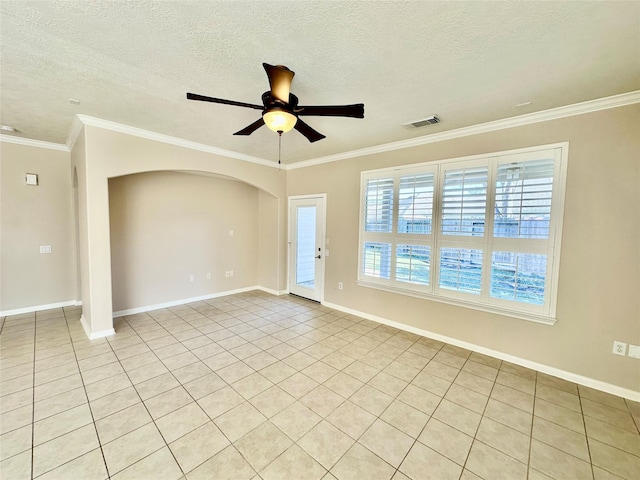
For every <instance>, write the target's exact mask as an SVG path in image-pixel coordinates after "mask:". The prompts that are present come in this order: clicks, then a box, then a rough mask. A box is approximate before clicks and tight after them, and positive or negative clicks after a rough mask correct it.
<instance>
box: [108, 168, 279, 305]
mask: <svg viewBox="0 0 640 480" xmlns="http://www.w3.org/2000/svg"><path fill="white" fill-rule="evenodd" d="M258 192H259V191H258V190H257V189H256V188H255V187H252V186H249V185H247V184H246V183H243V182H238V181H234V180H229V179H225V178H221V177H213V176H207V175H204V174H189V173H182V172H150V173H141V174H135V175H126V176H123V177H116V178H111V179H110V180H109V215H110V223H111V278H112V292H113V309H114V311H122V310H132V309H136V308H140V307H148V306H150V305H158V304H163V303H170V302H175V301H180V300H183V299H188V298H197V297H201V296H206V295H211V294H216V293H221V292H227V291H233V290H238V289H242V288H247V287H254V286H256V285H259V283H258V216H259V213H258V195H259V194H258ZM231 232H233V235H231ZM271 245H273V243H271ZM230 271H233V276H226V273H227V272H230ZM207 275H209V278H207Z"/></svg>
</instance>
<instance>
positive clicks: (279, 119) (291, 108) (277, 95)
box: [187, 63, 364, 142]
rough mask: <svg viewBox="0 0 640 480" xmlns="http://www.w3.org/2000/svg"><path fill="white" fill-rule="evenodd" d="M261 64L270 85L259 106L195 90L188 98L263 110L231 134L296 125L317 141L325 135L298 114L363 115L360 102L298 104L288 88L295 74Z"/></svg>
mask: <svg viewBox="0 0 640 480" xmlns="http://www.w3.org/2000/svg"><path fill="white" fill-rule="evenodd" d="M262 66H263V67H264V69H265V71H266V72H267V77H269V85H270V86H271V90H269V91H267V92H264V93H263V94H262V105H256V104H252V103H244V102H236V101H234V100H224V99H222V98H213V97H206V96H204V95H198V94H196V93H187V99H189V100H200V101H203V102H213V103H222V104H224V105H235V106H237V107H246V108H253V109H254V110H262V117H261V118H260V119H258V120H256V121H255V122H253V123H252V124H251V125H248V126H247V127H245V128H243V129H242V130H239V131H237V132H236V133H234V135H251V134H252V133H253V132H255V131H256V130H257V129H258V128H260V127H261V126H262V125H266V126H267V127H268V128H269V129H271V130H273V131H274V132H277V133H278V134H279V135H282V134H283V133H285V132H288V131H289V130H291V129H292V128H295V129H296V130H297V131H298V132H300V133H301V134H302V135H304V136H305V137H306V138H307V139H308V140H309V141H310V142H317V141H318V140H322V139H323V138H325V136H324V135H323V134H321V133H320V132H318V131H316V130H314V129H313V128H311V127H310V126H309V125H308V124H307V123H305V122H304V121H302V119H301V118H300V117H302V116H321V117H352V118H364V104H363V103H355V104H353V105H319V106H318V105H314V106H303V105H298V97H296V96H295V95H294V94H293V93H291V92H290V91H289V90H290V88H291V80H293V76H294V75H295V73H294V72H293V71H291V70H289V69H288V68H287V67H285V66H284V65H269V64H268V63H263V64H262Z"/></svg>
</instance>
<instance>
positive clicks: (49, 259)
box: [0, 141, 77, 311]
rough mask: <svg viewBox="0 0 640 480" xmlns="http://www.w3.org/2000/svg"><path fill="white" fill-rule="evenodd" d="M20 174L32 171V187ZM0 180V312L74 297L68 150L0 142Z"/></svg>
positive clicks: (38, 305)
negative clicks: (35, 180)
mask: <svg viewBox="0 0 640 480" xmlns="http://www.w3.org/2000/svg"><path fill="white" fill-rule="evenodd" d="M26 173H36V174H38V179H39V185H38V186H37V187H34V186H28V185H26V184H25V174H26ZM0 179H1V184H0V188H1V202H0V203H1V205H2V206H1V211H0V215H1V217H0V236H1V239H0V249H1V250H2V255H1V266H0V271H1V280H0V281H1V287H0V311H10V310H17V309H22V308H34V307H40V306H45V305H50V304H57V303H63V302H71V301H74V300H76V299H77V297H76V272H75V235H74V224H73V202H72V189H71V170H70V160H69V153H68V152H64V151H57V150H51V149H48V148H37V147H33V146H26V145H18V144H14V143H8V142H5V141H3V142H0ZM40 245H51V249H52V253H51V254H41V253H40Z"/></svg>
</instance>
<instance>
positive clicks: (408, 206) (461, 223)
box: [358, 144, 568, 323]
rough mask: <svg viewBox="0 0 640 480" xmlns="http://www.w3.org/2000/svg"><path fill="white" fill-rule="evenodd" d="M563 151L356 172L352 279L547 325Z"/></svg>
mask: <svg viewBox="0 0 640 480" xmlns="http://www.w3.org/2000/svg"><path fill="white" fill-rule="evenodd" d="M567 150H568V145H567V144H558V145H553V146H547V147H538V148H530V149H523V150H519V151H512V152H503V153H496V154H491V155H484V156H476V157H468V158H465V159H453V160H443V161H438V162H431V163H427V164H419V165H411V166H406V167H394V168H392V169H384V170H377V171H370V172H363V173H362V210H361V212H362V214H361V227H360V261H359V266H358V269H359V273H358V282H359V284H360V285H363V286H370V287H374V288H382V289H385V290H389V291H394V292H398V293H406V294H409V295H414V296H415V295H417V296H423V297H425V298H429V299H433V300H438V301H444V302H447V303H453V304H457V305H463V306H467V307H474V308H479V309H482V310H487V311H491V312H495V313H501V314H508V315H512V316H516V317H519V318H524V319H528V320H534V321H538V322H543V323H553V322H554V321H555V320H554V317H555V301H556V295H557V277H558V271H559V253H560V238H561V235H560V234H561V232H560V231H561V226H562V211H563V203H564V183H565V176H566V159H567Z"/></svg>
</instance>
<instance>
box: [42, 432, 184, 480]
mask: <svg viewBox="0 0 640 480" xmlns="http://www.w3.org/2000/svg"><path fill="white" fill-rule="evenodd" d="M147 425H148V424H147ZM145 426H146V425H145ZM140 428H142V427H140ZM119 438H120V437H119ZM162 440H163V441H164V437H163V439H162ZM109 443H111V442H109ZM163 448H167V449H168V450H169V452H171V455H172V456H173V452H172V451H171V448H169V445H168V444H167V443H166V441H165V444H164V445H162V446H161V447H160V448H158V449H156V450H154V451H153V452H151V453H149V454H148V455H145V456H144V457H142V458H140V459H138V460H136V461H135V462H133V463H131V464H129V465H127V466H126V467H124V468H121V469H120V470H118V471H117V472H113V473H111V472H109V470H108V469H107V474H108V477H107V478H109V479H111V478H113V477H114V476H115V475H118V474H119V473H122V472H124V471H125V470H127V469H128V468H130V467H133V466H134V465H135V464H136V463H140V462H141V461H143V460H145V459H146V458H148V457H150V456H151V455H153V454H155V453H158V452H159V451H160V450H162V449H163ZM173 458H174V460H175V461H176V465H178V468H179V469H180V471H181V472H182V477H180V479H182V478H186V473H185V472H184V471H183V470H182V467H181V466H180V464H179V463H178V460H176V458H175V456H173ZM105 465H106V461H105ZM35 480H37V479H35Z"/></svg>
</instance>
